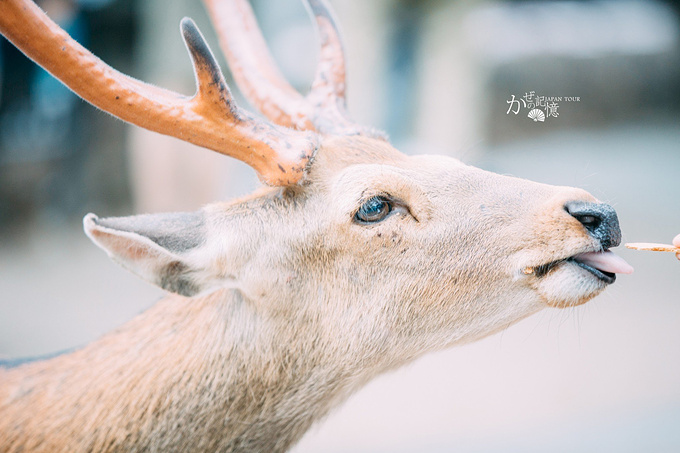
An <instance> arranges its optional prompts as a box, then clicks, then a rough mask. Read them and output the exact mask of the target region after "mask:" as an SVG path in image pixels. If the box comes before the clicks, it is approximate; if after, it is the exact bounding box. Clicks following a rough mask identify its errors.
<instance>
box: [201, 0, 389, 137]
mask: <svg viewBox="0 0 680 453" xmlns="http://www.w3.org/2000/svg"><path fill="white" fill-rule="evenodd" d="M204 1H205V4H206V6H207V8H208V11H209V13H210V16H211V17H212V19H213V23H214V24H215V28H216V29H217V34H218V36H219V38H220V46H221V47H222V50H223V51H224V53H225V55H226V56H227V60H228V61H229V67H230V68H231V70H232V74H233V75H234V79H235V80H236V83H237V84H238V86H239V88H241V91H242V92H243V94H244V96H246V97H247V98H248V100H249V101H250V102H251V103H252V104H253V105H254V106H256V107H257V108H258V109H259V110H260V111H261V112H262V113H263V114H264V115H265V116H266V117H267V118H269V119H270V120H272V121H274V122H275V123H277V124H280V125H284V126H289V127H294V128H296V129H301V130H316V131H318V132H321V133H341V134H350V135H353V134H363V135H370V136H376V137H382V134H380V133H379V132H376V131H374V130H373V129H370V128H365V127H362V126H359V125H357V124H355V123H353V122H352V121H351V120H350V119H349V117H348V115H347V112H346V100H345V59H344V52H343V47H342V40H341V38H340V32H339V30H338V27H337V25H336V22H335V20H334V19H333V14H332V12H331V9H330V6H329V5H328V3H327V2H326V1H325V0H306V5H307V7H308V9H309V11H310V12H311V14H312V15H313V17H314V19H315V23H316V26H317V32H318V35H319V37H320V40H321V52H320V57H319V64H318V66H317V70H316V75H315V78H314V82H313V83H312V88H311V90H310V92H309V94H308V95H307V96H306V97H303V96H302V95H300V94H299V93H298V92H297V91H296V90H295V88H293V87H292V86H291V85H290V84H289V83H288V82H287V81H286V80H285V79H284V78H283V76H282V75H281V72H280V71H279V69H278V67H277V66H276V63H275V62H274V59H273V58H272V56H271V53H270V52H269V49H268V47H267V44H266V43H265V40H264V37H263V36H262V33H261V31H260V29H259V27H258V25H257V21H256V19H255V15H254V13H253V10H252V8H251V6H250V4H249V2H248V0H225V1H219V0H204Z"/></svg>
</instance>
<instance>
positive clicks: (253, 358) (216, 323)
mask: <svg viewBox="0 0 680 453" xmlns="http://www.w3.org/2000/svg"><path fill="white" fill-rule="evenodd" d="M254 310H255V308H254V307H252V306H249V304H248V303H247V302H246V301H244V300H243V299H242V298H241V297H240V296H239V294H238V293H236V292H231V291H224V292H218V293H215V294H213V295H212V296H209V297H207V298H204V299H192V300H186V299H183V298H179V297H170V298H167V299H164V300H163V301H161V302H159V303H158V304H156V305H155V306H154V307H153V308H152V309H150V310H149V311H147V312H145V313H143V314H142V315H140V316H138V317H137V318H135V319H133V320H132V321H131V322H129V323H128V324H126V325H125V326H123V327H122V328H121V329H119V330H118V331H115V332H113V333H111V334H109V335H107V336H105V337H103V338H102V339H100V340H98V341H97V342H95V343H92V344H90V345H89V346H87V347H85V348H84V349H82V350H79V351H76V352H74V353H72V354H68V355H65V356H60V357H57V358H54V359H50V360H47V361H44V362H38V363H33V364H28V365H24V366H21V367H18V368H15V369H9V370H0V437H2V438H3V439H9V443H8V445H10V446H12V447H10V449H9V451H12V448H14V447H13V446H16V450H17V451H19V450H21V449H22V448H23V451H114V450H115V451H119V450H125V451H138V450H140V451H141V450H145V449H146V450H149V449H150V450H152V451H272V452H274V451H284V450H286V449H287V448H288V447H289V446H290V445H291V444H292V443H294V442H295V441H296V440H298V439H299V438H300V437H301V436H302V434H303V433H304V432H305V431H306V430H307V429H308V427H309V426H310V425H311V424H312V423H313V421H314V420H315V419H317V418H319V417H321V416H323V415H324V414H325V413H326V412H327V411H328V409H329V408H330V407H331V405H332V403H333V401H337V400H340V399H341V397H342V395H344V394H346V393H348V392H349V391H350V390H351V389H352V388H353V387H355V386H356V385H358V382H356V381H358V379H360V378H359V377H357V375H356V373H353V372H352V371H351V367H350V369H348V367H347V364H340V366H337V365H334V363H335V362H337V361H336V360H332V359H330V358H329V357H325V356H324V355H323V354H317V353H316V352H315V350H314V348H311V349H310V347H309V342H308V341H307V340H305V339H304V338H296V337H295V329H291V328H290V326H288V327H287V328H286V327H282V326H277V325H276V321H275V320H262V319H261V318H259V317H258V316H256V313H255V311H254ZM310 341H312V342H313V341H314V340H310ZM352 376H354V377H352ZM146 450H145V451H146Z"/></svg>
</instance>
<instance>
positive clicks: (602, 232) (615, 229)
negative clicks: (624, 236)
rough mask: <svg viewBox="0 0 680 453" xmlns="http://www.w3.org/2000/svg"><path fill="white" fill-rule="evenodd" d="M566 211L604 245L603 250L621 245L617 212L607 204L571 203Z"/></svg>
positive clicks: (568, 203)
mask: <svg viewBox="0 0 680 453" xmlns="http://www.w3.org/2000/svg"><path fill="white" fill-rule="evenodd" d="M564 209H565V210H566V211H567V212H568V213H569V214H570V215H571V216H572V217H574V218H575V219H576V220H578V221H579V222H581V225H583V226H584V227H585V229H586V230H588V233H590V235H591V236H592V237H594V238H595V239H597V240H598V241H600V244H602V248H604V249H608V248H610V247H616V246H617V245H619V244H620V243H621V228H620V227H619V218H618V217H617V215H616V211H615V210H614V208H612V207H611V206H610V205H608V204H606V203H591V202H585V201H569V202H567V203H566V204H565V205H564Z"/></svg>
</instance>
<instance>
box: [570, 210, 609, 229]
mask: <svg viewBox="0 0 680 453" xmlns="http://www.w3.org/2000/svg"><path fill="white" fill-rule="evenodd" d="M572 215H573V216H574V217H575V218H576V220H578V221H579V222H581V223H582V224H583V226H584V227H586V228H587V229H588V230H589V231H591V232H592V231H594V230H596V229H597V227H599V226H600V223H602V218H601V217H598V216H595V215H592V214H585V215H574V214H572Z"/></svg>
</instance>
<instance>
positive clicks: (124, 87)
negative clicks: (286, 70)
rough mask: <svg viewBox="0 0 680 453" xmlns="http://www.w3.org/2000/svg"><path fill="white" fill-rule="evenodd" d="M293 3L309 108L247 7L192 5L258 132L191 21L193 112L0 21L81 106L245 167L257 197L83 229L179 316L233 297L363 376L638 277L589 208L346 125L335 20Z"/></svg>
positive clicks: (89, 219) (64, 44)
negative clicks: (301, 19)
mask: <svg viewBox="0 0 680 453" xmlns="http://www.w3.org/2000/svg"><path fill="white" fill-rule="evenodd" d="M307 2H308V5H309V7H310V10H311V12H312V13H313V17H314V19H315V21H316V25H317V29H318V32H319V36H320V40H321V54H320V62H319V65H318V70H317V74H316V77H315V79H314V83H313V85H312V88H311V90H310V92H309V94H307V95H306V96H304V97H303V96H302V95H300V94H299V93H297V92H296V91H295V90H294V89H293V88H292V87H291V86H290V85H289V84H288V83H287V82H286V81H285V80H284V79H283V78H282V76H281V75H280V74H279V71H278V70H277V68H276V66H275V65H274V63H273V60H272V58H271V57H270V56H269V53H268V51H267V49H266V47H265V44H264V40H263V38H262V36H261V35H260V34H259V31H258V28H257V26H256V24H255V21H254V18H253V14H252V10H251V9H250V7H249V5H248V4H247V3H246V2H245V1H244V0H232V1H224V2H218V1H217V0H207V1H206V3H207V6H208V10H209V11H210V14H211V16H212V19H213V21H214V23H215V25H216V27H217V29H218V32H219V35H220V40H221V41H220V42H221V46H222V48H223V50H224V51H225V54H226V55H227V58H228V60H229V64H230V66H231V68H232V71H233V73H234V77H235V79H236V81H237V83H238V84H239V86H240V87H241V90H242V92H243V93H244V95H245V96H246V97H247V98H248V99H249V100H250V102H251V103H252V104H253V105H254V106H256V107H257V108H259V110H260V111H261V112H262V113H263V114H264V115H265V116H266V117H267V118H268V119H269V122H267V121H264V120H260V119H256V118H255V117H254V116H252V115H250V114H249V113H247V112H246V111H244V110H243V109H241V108H240V107H238V106H237V105H236V104H235V103H234V101H233V99H232V97H231V94H230V92H229V89H228V87H227V85H226V83H225V81H224V79H223V77H222V74H221V72H220V70H219V68H218V66H217V64H216V62H215V60H214V58H213V56H212V54H211V52H210V50H209V48H208V46H207V44H206V43H205V41H204V40H203V38H202V36H201V34H200V33H199V31H198V30H197V28H196V27H195V25H194V24H193V22H191V21H190V20H188V19H185V20H183V21H182V24H181V30H182V34H183V36H184V40H185V43H186V45H187V48H188V50H189V54H190V56H191V59H192V62H193V65H194V69H195V73H196V81H197V93H196V94H195V95H194V96H193V97H185V96H182V95H179V94H176V93H172V92H169V91H166V90H163V89H160V88H156V87H152V86H149V85H146V84H144V83H142V82H139V81H137V80H134V79H131V78H129V77H127V76H125V75H122V74H120V73H118V72H116V71H115V70H113V69H111V68H110V67H108V66H106V65H105V64H104V63H103V62H101V61H100V60H98V59H97V58H96V57H94V56H93V55H91V54H90V53H89V52H88V51H87V50H85V49H84V48H82V47H81V46H79V45H78V44H77V43H76V42H74V41H73V40H72V39H71V38H70V37H68V36H67V35H66V34H65V33H64V32H63V31H61V30H59V29H58V28H57V26H56V25H55V24H53V23H52V22H51V21H50V20H49V19H48V18H47V17H46V16H45V15H44V14H43V13H42V12H41V11H40V10H39V9H38V8H37V7H36V6H35V5H34V4H32V3H30V2H25V1H22V0H4V1H2V2H0V31H2V33H3V34H4V35H5V36H7V37H8V38H9V39H10V40H11V41H12V42H13V43H14V44H15V45H17V46H18V47H19V48H20V49H22V51H24V52H25V53H26V54H27V55H28V56H29V57H31V58H32V59H34V60H35V61H36V62H38V63H39V64H40V65H42V66H43V67H45V68H46V69H47V70H48V71H50V72H51V73H52V74H54V75H55V76H56V77H58V78H59V79H61V80H62V81H63V82H64V83H65V84H67V85H68V86H69V87H70V88H71V89H72V90H73V91H75V92H76V93H77V94H78V95H80V96H81V97H83V98H84V99H85V100H87V101H89V102H91V103H92V104H94V105H95V106H97V107H99V108H101V109H103V110H105V111H107V112H110V113H111V114H113V115H114V116H117V117H119V118H121V119H123V120H125V121H128V122H131V123H133V124H137V125H139V126H141V127H145V128H148V129H150V130H153V131H157V132H160V133H163V134H168V135H172V136H175V137H178V138H180V139H183V140H187V141H189V142H192V143H195V144H199V145H201V146H205V147H208V148H210V149H213V150H215V151H217V152H220V153H223V154H226V155H229V156H232V157H235V158H237V159H240V160H242V161H244V162H246V163H248V164H249V165H251V166H252V167H253V168H254V169H255V170H256V171H257V172H258V174H259V176H260V178H261V179H262V181H263V182H264V183H265V184H266V186H264V187H263V188H262V189H260V190H258V191H257V192H256V193H254V194H252V195H251V196H248V197H245V198H243V199H238V200H234V201H231V202H226V203H215V204H211V205H208V206H206V207H204V208H203V209H201V210H199V211H197V212H193V213H175V214H147V215H138V216H133V217H123V218H98V217H97V216H95V215H93V214H89V215H87V216H86V217H85V219H84V226H85V231H86V233H87V235H88V236H89V237H90V238H91V239H92V240H93V241H94V242H95V243H96V244H97V245H98V246H100V247H101V248H103V249H104V250H105V251H106V252H107V253H108V254H109V256H110V257H111V258H112V259H113V260H114V261H116V262H118V263H119V264H121V265H122V266H124V267H125V268H127V269H129V270H131V271H132V272H134V273H136V274H137V275H139V276H140V277H142V278H144V279H146V280H148V281H149V282H151V283H153V284H156V285H158V286H160V287H162V288H163V289H165V290H167V291H169V292H171V293H176V294H178V295H181V296H184V297H186V300H185V301H184V303H185V304H192V303H194V301H195V300H199V299H200V300H202V301H204V300H205V297H203V296H206V295H209V296H206V297H214V299H215V300H221V299H220V298H222V299H223V298H225V297H227V296H225V294H229V295H230V296H229V297H231V299H230V300H232V301H233V300H238V304H240V306H245V307H248V310H249V312H250V313H251V314H252V317H251V318H249V319H250V321H249V322H250V323H252V325H250V326H248V327H247V328H248V329H256V327H253V326H266V327H263V329H262V331H266V332H267V333H266V334H262V335H265V336H268V337H269V341H271V342H275V341H286V340H285V339H291V338H295V339H294V340H291V341H294V342H297V343H296V344H298V346H297V348H294V350H295V351H297V352H299V353H300V354H308V355H310V356H315V357H316V358H317V363H320V362H321V361H335V362H338V363H339V365H338V366H344V367H347V368H350V367H351V365H350V363H353V364H354V365H356V367H357V368H353V369H354V370H356V369H359V368H361V367H364V368H370V369H371V372H370V373H369V374H372V375H373V374H375V372H377V371H380V370H384V369H386V368H389V367H393V366H395V365H398V364H401V363H404V362H406V361H408V360H411V359H413V358H414V357H417V356H419V355H421V354H423V353H424V352H427V351H431V350H434V349H440V348H444V347H447V346H450V345H452V344H456V343H461V342H467V341H471V340H475V339H478V338H481V337H483V336H486V335H489V334H491V333H493V332H496V331H498V330H499V329H502V328H505V327H506V326H508V325H510V324H512V323H514V322H516V321H518V320H520V319H522V318H524V317H526V316H528V315H530V314H532V313H534V312H536V311H538V310H540V309H541V308H543V307H548V306H552V307H566V306H574V305H578V304H582V303H584V302H586V301H588V300H590V299H591V298H593V297H594V296H596V295H597V294H598V293H600V292H601V291H602V290H603V289H605V288H606V287H607V286H608V285H609V284H611V283H613V282H614V280H615V274H616V273H627V272H631V271H632V269H631V268H630V266H628V265H627V264H626V263H625V262H624V261H623V260H621V259H620V258H618V257H616V256H615V255H614V254H613V253H612V252H610V251H609V248H611V247H615V246H617V245H619V242H620V230H619V224H618V220H617V217H616V213H615V212H614V210H613V209H612V208H611V207H610V206H608V205H606V204H603V203H600V202H599V201H598V200H596V199H595V198H594V197H593V196H591V195H589V194H588V193H587V192H585V191H583V190H579V189H575V188H568V187H555V186H549V185H544V184H538V183H535V182H530V181H526V180H521V179H517V178H512V177H508V176H501V175H497V174H493V173H490V172H486V171H482V170H479V169H477V168H473V167H470V166H467V165H464V164H463V163H461V162H460V161H458V160H456V159H453V158H449V157H445V156H427V155H421V156H407V155H405V154H402V153H400V152H399V151H397V150H396V149H395V148H393V147H392V146H391V145H390V144H389V142H388V141H387V140H386V138H385V137H384V136H383V135H382V134H381V133H379V132H377V131H375V130H373V129H371V128H367V127H363V126H359V125H356V124H355V123H353V122H352V121H351V120H350V119H349V117H348V115H347V112H346V108H345V74H344V61H343V53H342V47H341V44H340V37H339V33H338V29H337V27H336V25H335V21H334V19H333V16H332V14H331V12H330V11H329V9H328V5H327V4H326V3H325V2H324V1H322V0H307ZM210 295H211V296H210ZM234 295H236V296H237V297H236V299H234V298H233V297H234ZM216 303H217V302H216ZM240 328H241V329H246V327H244V326H241V327H240ZM284 331H285V332H289V334H288V335H283V334H281V332H284ZM244 332H245V330H244ZM244 335H246V334H245V333H244ZM320 351H321V352H320ZM364 380H365V379H364Z"/></svg>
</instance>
